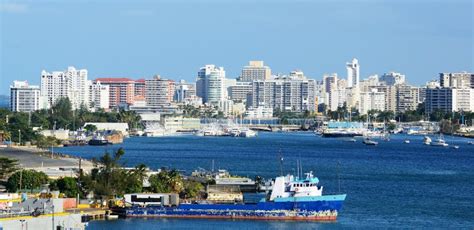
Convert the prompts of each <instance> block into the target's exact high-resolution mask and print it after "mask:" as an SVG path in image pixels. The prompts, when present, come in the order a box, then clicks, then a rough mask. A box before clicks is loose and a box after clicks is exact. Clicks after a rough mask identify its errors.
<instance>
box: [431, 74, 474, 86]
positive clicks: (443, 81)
mask: <svg viewBox="0 0 474 230" xmlns="http://www.w3.org/2000/svg"><path fill="white" fill-rule="evenodd" d="M439 81H440V85H441V87H446V88H458V89H461V88H474V74H473V73H468V72H461V73H440V74H439Z"/></svg>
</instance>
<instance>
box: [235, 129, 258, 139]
mask: <svg viewBox="0 0 474 230" xmlns="http://www.w3.org/2000/svg"><path fill="white" fill-rule="evenodd" d="M239 136H241V137H255V136H257V132H255V131H253V130H251V129H241V130H240V135H239Z"/></svg>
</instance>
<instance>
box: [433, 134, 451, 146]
mask: <svg viewBox="0 0 474 230" xmlns="http://www.w3.org/2000/svg"><path fill="white" fill-rule="evenodd" d="M430 145H431V146H435V147H448V146H449V144H448V143H446V141H445V140H444V138H443V137H442V136H441V135H440V136H439V138H438V139H436V141H432V142H431V143H430Z"/></svg>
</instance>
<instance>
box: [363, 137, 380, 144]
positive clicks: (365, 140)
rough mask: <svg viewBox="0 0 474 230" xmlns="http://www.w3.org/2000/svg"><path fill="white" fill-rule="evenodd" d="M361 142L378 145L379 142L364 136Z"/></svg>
mask: <svg viewBox="0 0 474 230" xmlns="http://www.w3.org/2000/svg"><path fill="white" fill-rule="evenodd" d="M362 143H364V144H365V145H378V144H379V143H378V142H377V141H373V140H371V139H370V138H365V139H364V140H363V141H362Z"/></svg>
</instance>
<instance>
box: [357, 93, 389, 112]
mask: <svg viewBox="0 0 474 230" xmlns="http://www.w3.org/2000/svg"><path fill="white" fill-rule="evenodd" d="M360 96H361V100H360V110H359V111H360V114H367V113H368V112H369V111H370V110H378V111H384V110H385V93H384V92H378V91H377V89H372V90H371V91H369V92H363V93H361V95H360Z"/></svg>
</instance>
